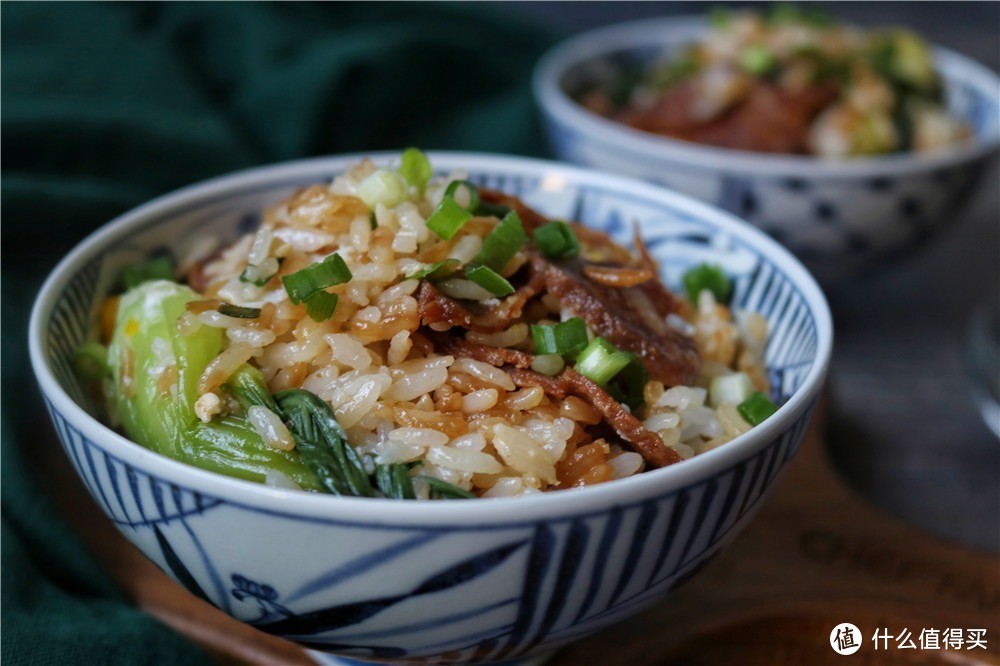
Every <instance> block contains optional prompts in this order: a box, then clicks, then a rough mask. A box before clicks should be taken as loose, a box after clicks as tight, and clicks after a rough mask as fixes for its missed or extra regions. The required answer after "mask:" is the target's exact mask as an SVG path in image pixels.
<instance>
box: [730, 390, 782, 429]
mask: <svg viewBox="0 0 1000 666" xmlns="http://www.w3.org/2000/svg"><path fill="white" fill-rule="evenodd" d="M736 409H737V410H739V413H740V416H742V417H743V419H744V420H745V421H746V422H747V423H749V424H750V425H752V426H759V425H760V424H761V423H763V422H764V421H766V420H767V419H768V417H770V416H771V415H772V414H774V413H775V412H776V411H778V407H777V405H775V404H774V403H773V402H771V399H770V398H768V397H767V396H766V395H764V393H762V392H761V391H757V392H756V393H754V394H753V395H752V396H750V397H749V398H747V399H746V400H744V401H743V402H741V403H740V404H739V406H738V407H737V408H736Z"/></svg>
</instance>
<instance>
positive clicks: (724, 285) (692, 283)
mask: <svg viewBox="0 0 1000 666" xmlns="http://www.w3.org/2000/svg"><path fill="white" fill-rule="evenodd" d="M684 289H685V291H687V297H688V301H689V302H690V303H691V305H695V306H696V305H698V296H700V295H701V292H702V291H704V290H705V289H708V290H709V291H710V292H712V295H713V296H715V301H716V302H717V303H726V302H728V301H729V295H730V293H732V290H733V285H732V284H731V283H730V282H729V278H727V277H726V274H725V273H723V272H722V268H721V267H720V266H717V265H715V264H698V265H697V266H695V267H694V268H692V269H691V270H689V271H688V272H687V273H685V274H684Z"/></svg>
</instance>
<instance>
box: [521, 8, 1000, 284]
mask: <svg viewBox="0 0 1000 666" xmlns="http://www.w3.org/2000/svg"><path fill="white" fill-rule="evenodd" d="M707 29H708V23H707V20H706V18H705V17H704V16H675V17H670V18H650V19H641V20H637V21H630V22H626V23H621V24H617V25H612V26H606V27H602V28H598V29H595V30H591V31H588V32H584V33H581V34H579V35H576V36H574V37H571V38H570V39H567V40H566V41H564V42H562V43H560V44H558V45H556V46H555V47H553V48H552V49H551V50H550V51H549V52H548V53H546V54H545V55H544V56H543V57H542V59H541V60H540V61H539V63H538V65H537V67H536V68H535V74H534V81H533V86H534V94H535V99H536V101H537V103H538V105H539V107H540V109H541V115H542V121H543V124H544V126H545V131H546V133H547V135H548V138H549V143H550V144H551V147H552V151H553V153H554V154H555V156H556V157H557V158H558V159H560V160H564V161H566V162H569V163H571V164H579V165H582V166H587V167H592V168H597V169H604V170H606V171H610V172H612V173H618V174H623V175H627V176H632V177H635V178H642V179H644V180H647V181H649V182H652V183H657V184H660V185H664V186H666V187H670V188H673V189H676V190H677V191H679V192H684V193H686V194H690V195H692V196H695V197H697V198H699V199H701V200H703V201H707V202H709V203H712V204H714V205H716V206H719V207H720V208H723V209H725V210H729V211H730V212H732V213H734V214H736V215H739V216H740V217H741V218H743V219H745V220H747V221H748V222H750V223H751V224H753V225H755V226H757V227H758V228H760V229H762V230H764V231H765V232H766V233H768V234H770V235H771V236H772V237H773V238H775V239H776V240H778V241H779V242H781V243H782V244H784V245H785V246H786V247H788V248H789V249H790V250H792V251H793V252H794V253H795V254H796V255H797V256H798V257H799V258H800V259H802V260H803V261H804V262H805V263H806V265H807V266H809V268H810V270H812V271H813V272H814V273H815V275H816V276H817V277H818V278H819V279H820V280H821V281H824V282H837V281H841V280H845V279H849V278H852V277H857V276H859V275H860V276H862V277H866V278H870V277H871V271H872V269H874V268H877V267H880V266H883V265H886V264H889V263H891V262H892V261H893V260H896V259H900V258H904V257H906V256H909V255H910V254H911V253H912V251H913V250H914V249H916V248H917V247H919V246H921V245H922V244H923V243H924V242H925V241H927V240H929V239H931V238H932V237H933V236H934V235H935V234H936V233H937V232H939V231H941V230H943V229H945V228H947V227H949V226H950V225H951V224H952V223H954V222H955V221H957V220H958V219H960V213H961V208H962V207H963V206H964V204H966V203H968V202H969V201H970V200H971V199H972V196H973V194H974V193H975V192H976V190H977V186H978V185H979V184H980V182H981V181H982V179H983V176H984V174H985V173H986V171H987V167H988V166H989V165H990V163H991V161H992V160H993V159H994V158H995V157H996V155H997V152H998V147H1000V78H998V77H997V75H996V73H994V72H993V71H991V70H990V69H989V68H988V67H985V66H984V65H981V64H979V63H978V62H976V61H974V60H972V59H970V58H967V57H965V56H963V55H961V54H958V53H955V52H953V51H949V50H948V49H944V48H940V47H937V48H935V49H934V61H935V67H936V68H937V70H938V71H939V72H940V74H941V77H942V80H943V83H944V88H945V95H946V101H947V105H948V109H949V111H950V112H951V113H952V114H953V115H955V116H956V117H958V118H961V119H962V120H964V121H965V122H966V124H967V125H968V126H969V127H970V128H971V130H972V134H973V137H972V139H971V140H970V141H968V142H967V143H964V144H962V145H959V146H954V147H949V148H947V149H942V150H939V151H934V152H930V153H912V152H911V153H897V154H892V155H885V156H878V157H871V158H853V159H840V160H834V159H819V158H816V157H811V156H802V155H777V154H771V153H755V152H748V151H743V150H730V149H726V148H718V147H715V146H708V145H702V144H697V143H692V142H688V141H681V140H678V139H673V138H669V137H665V136H660V135H657V134H652V133H649V132H644V131H641V130H637V129H634V128H632V127H628V126H626V125H623V124H621V123H618V122H615V121H614V120H611V119H608V118H605V117H603V116H600V115H598V114H596V113H593V112H591V111H589V110H588V109H586V108H584V107H583V106H582V105H581V104H579V103H578V102H577V101H576V99H577V98H578V97H579V96H580V95H581V94H583V93H584V92H585V91H587V90H589V89H591V88H592V87H593V86H594V85H596V84H605V85H606V84H607V83H608V82H609V81H613V80H615V78H616V77H621V76H623V75H626V74H627V73H629V72H634V71H637V70H639V69H641V68H642V67H643V66H644V65H646V64H648V63H650V62H653V61H656V60H658V59H660V58H662V57H664V55H666V54H677V53H680V52H681V51H682V50H683V49H685V48H686V47H687V46H688V45H690V44H691V43H693V42H695V41H697V40H699V39H701V38H702V37H703V36H704V34H705V32H706V31H707Z"/></svg>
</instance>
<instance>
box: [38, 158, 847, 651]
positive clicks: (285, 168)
mask: <svg viewBox="0 0 1000 666" xmlns="http://www.w3.org/2000/svg"><path fill="white" fill-rule="evenodd" d="M394 156H395V155H393V156H389V155H380V156H376V161H380V162H384V161H388V160H389V159H390V157H394ZM431 158H432V161H433V164H434V166H435V168H437V169H439V170H441V171H443V172H450V171H452V170H454V169H457V168H464V169H467V170H468V173H469V176H470V178H471V179H472V180H473V181H475V182H478V183H480V184H485V185H488V186H490V187H495V188H499V189H503V190H505V191H508V192H511V193H513V194H516V195H519V196H521V197H523V198H524V199H525V200H526V201H527V202H528V203H529V204H530V205H533V206H535V207H537V208H538V209H540V210H541V211H542V212H544V213H546V214H548V215H550V216H555V217H562V218H574V219H578V220H581V221H582V222H584V223H586V224H589V225H591V226H593V227H596V228H600V229H604V230H606V231H609V232H610V233H612V234H613V235H614V236H615V237H616V238H617V239H619V240H622V241H624V242H628V239H629V237H630V235H631V224H632V222H633V221H638V222H639V224H640V226H641V229H642V232H643V234H644V235H645V237H646V238H647V242H648V244H649V247H650V250H651V252H652V253H653V254H654V256H655V257H656V258H657V259H658V260H659V261H660V262H661V263H662V266H663V270H664V275H665V278H666V280H667V281H668V282H669V283H671V284H673V285H675V286H676V285H677V283H678V281H679V278H680V274H681V272H682V271H683V270H684V269H685V268H686V267H688V266H690V265H691V264H693V263H697V262H701V261H704V260H710V261H715V262H718V263H720V264H722V265H723V266H724V267H725V269H726V270H727V271H728V272H729V273H730V275H732V277H733V278H734V281H735V296H734V301H733V302H734V304H735V306H736V307H741V308H746V309H751V310H757V311H760V312H762V313H763V314H764V315H765V316H767V317H768V319H769V320H770V324H771V327H772V336H771V340H770V342H769V345H768V348H767V362H768V364H769V366H770V372H771V378H772V381H773V383H774V387H775V391H774V397H775V399H777V400H778V401H779V402H780V403H783V405H782V407H781V408H780V410H779V411H778V412H777V414H775V415H774V416H772V417H771V418H769V419H768V420H767V421H766V422H765V423H764V424H762V425H761V426H759V427H757V428H755V429H754V430H752V431H751V432H749V433H747V434H746V435H743V436H741V437H739V438H738V439H737V440H735V441H733V442H732V443H730V444H727V445H725V446H723V447H720V448H719V449H716V450H713V451H710V452H707V453H705V454H703V455H701V456H699V457H697V458H694V459H692V460H689V461H686V462H684V463H681V464H678V465H676V466H673V467H669V468H666V469H661V470H656V471H652V472H649V473H645V474H641V475H638V476H636V477H632V478H628V479H623V480H620V481H616V482H613V483H609V484H605V485H600V486H596V487H590V488H584V489H581V490H573V491H567V492H559V493H550V494H545V495H541V496H529V497H523V498H513V499H506V500H503V499H500V500H470V501H465V502H457V501H452V502H401V501H394V500H382V499H359V498H340V497H333V496H330V495H319V494H308V493H303V492H292V491H283V490H278V489H274V488H269V487H265V486H262V485H257V484H254V483H249V482H246V481H241V480H237V479H233V478H228V477H224V476H219V475H216V474H213V473H210V472H207V471H204V470H201V469H197V468H195V467H190V466H188V465H186V464H183V463H180V462H177V461H174V460H171V459H169V458H165V457H163V456H160V455H158V454H156V453H153V452H152V451H149V450H147V449H144V448H142V447H141V446H138V445H136V444H134V443H132V442H131V441H129V440H128V439H126V438H125V437H123V436H121V435H119V434H118V433H116V432H114V431H113V430H111V429H110V428H108V427H106V426H105V425H104V424H103V423H101V422H100V421H99V420H98V419H96V418H94V417H93V416H92V414H95V413H97V409H96V408H95V406H94V405H92V404H90V403H89V402H88V399H87V397H86V395H85V393H84V391H82V390H81V388H80V386H79V385H78V384H77V381H76V379H75V378H74V376H73V372H72V370H71V368H70V359H71V355H72V352H73V350H74V349H75V348H76V347H77V346H78V345H79V344H80V343H81V341H83V340H84V339H85V337H86V333H87V331H88V330H91V327H92V326H93V325H94V323H95V317H96V311H97V306H98V304H99V303H100V302H101V300H102V298H103V296H104V294H106V293H107V291H108V289H109V287H110V286H111V285H112V284H113V282H114V280H115V277H116V276H117V275H118V274H119V273H120V270H121V269H122V267H123V266H125V265H127V264H129V263H131V262H134V261H135V260H136V259H138V258H141V257H143V256H145V255H147V254H149V253H150V252H152V251H155V250H156V249H157V248H162V247H163V246H167V247H169V248H172V249H173V250H175V251H177V250H179V249H180V248H181V247H182V246H183V245H184V244H185V243H187V242H190V241H191V240H192V239H194V238H197V237H199V236H200V235H204V234H220V235H221V236H223V237H225V238H227V239H228V238H234V237H235V236H236V235H237V233H239V232H240V231H241V230H246V229H247V228H251V227H253V226H255V225H256V224H257V222H258V220H259V212H260V210H261V208H262V207H263V206H264V205H266V204H269V203H273V202H275V201H277V200H280V199H282V198H283V197H286V196H287V195H289V194H290V193H291V192H292V191H293V190H294V189H295V188H297V187H299V186H303V185H307V184H310V183H316V182H322V181H326V180H329V179H330V178H331V177H332V176H333V175H334V174H336V173H338V172H340V171H342V170H343V169H344V168H345V167H346V166H348V165H349V164H352V163H354V162H356V161H357V160H358V159H359V157H358V156H347V157H334V158H324V159H315V160H307V161H302V162H293V163H288V164H280V165H277V166H272V167H266V168H261V169H254V170H251V171H245V172H241V173H238V174H235V175H232V176H227V177H223V178H219V179H216V180H212V181H209V182H207V183H204V184H200V185H196V186H192V187H189V188H187V189H184V190H181V191H179V192H177V193H174V194H170V195H167V196H165V197H162V198H160V199H157V200H155V201H153V202H151V203H149V204H146V205H144V206H142V207H140V208H138V209H136V210H134V211H132V212H129V213H127V214H125V215H123V216H122V217H120V218H118V219H117V220H115V221H113V222H111V223H110V224H108V225H107V226H105V227H104V228H102V229H100V230H99V231H97V232H96V233H94V234H93V235H91V236H90V237H89V238H87V239H86V240H85V241H84V242H83V243H81V244H80V245H79V246H78V247H77V248H76V249H75V250H74V251H73V252H72V253H71V254H70V255H69V256H67V257H66V258H65V259H64V260H63V261H62V262H61V263H60V264H59V265H58V266H57V267H56V269H55V270H54V271H53V273H52V275H51V276H50V277H49V279H48V281H47V282H46V283H45V286H44V287H43V288H42V291H41V293H40V294H39V296H38V300H37V302H36V304H35V307H34V311H33V313H32V319H31V330H30V346H31V361H32V365H33V367H34V370H35V373H36V375H37V378H38V382H39V385H40V386H41V389H42V393H43V395H44V397H45V400H46V402H47V404H48V407H49V410H50V412H51V415H52V420H53V422H54V424H55V427H56V431H57V432H58V434H59V437H60V439H61V440H62V443H63V446H64V448H65V450H66V453H67V455H68V456H69V457H70V459H71V460H72V463H73V465H74V466H75V468H76V471H77V472H78V473H79V475H80V478H81V479H82V480H83V482H84V483H85V484H86V486H87V488H88V489H89V490H90V492H91V494H92V495H93V497H94V498H95V499H96V501H97V502H98V504H100V506H101V507H102V509H103V510H104V512H105V513H106V514H107V515H108V517H109V518H110V519H111V520H112V521H114V523H115V524H116V525H117V526H118V528H119V529H120V530H121V532H122V533H123V534H124V535H125V536H126V537H127V538H128V539H129V540H130V541H132V543H134V544H135V545H136V546H138V547H139V548H140V549H141V550H142V551H143V552H144V553H145V554H146V555H147V556H148V557H150V559H152V560H153V561H154V562H156V564H157V565H159V566H160V568H162V569H163V570H164V571H166V572H167V573H169V574H170V575H171V576H173V577H174V578H175V579H177V580H178V581H179V582H180V583H182V584H183V585H185V586H186V587H187V588H188V589H189V590H191V591H192V592H193V593H194V594H197V595H199V596H201V597H202V598H204V599H207V600H208V601H209V602H211V603H212V604H214V605H216V606H218V607H219V608H221V609H222V610H224V611H225V612H227V613H229V614H230V615H232V616H233V617H235V618H237V619H239V620H242V621H245V622H248V623H250V624H253V625H255V626H257V627H259V628H260V629H263V630H265V631H269V632H272V633H275V634H277V635H280V636H284V637H286V638H289V639H291V640H294V641H298V642H299V643H302V644H303V645H306V646H308V647H312V648H316V649H321V650H326V651H329V652H334V653H340V654H345V655H353V656H359V657H362V658H367V659H377V660H404V659H407V658H409V659H416V658H422V657H430V658H434V659H438V660H441V661H442V662H458V661H464V660H469V659H476V660H484V661H496V660H503V659H511V658H515V657H520V656H525V655H530V654H534V653H537V652H539V651H545V650H548V649H551V648H554V647H557V646H559V645H561V644H564V643H567V642H569V641H572V640H574V639H576V638H578V637H580V636H583V635H585V634H588V633H591V632H593V631H596V630H598V629H600V628H602V627H604V626H607V625H609V624H612V623H614V622H617V621H619V620H621V619H623V618H625V617H627V616H628V615H631V614H633V613H635V612H637V611H639V610H640V609H642V608H643V607H645V606H647V605H649V604H651V603H653V602H654V601H656V600H657V599H659V598H661V597H662V596H663V595H665V594H667V593H668V592H669V591H670V590H672V589H673V588H675V587H676V586H677V585H680V584H681V583H682V582H683V581H685V580H687V579H688V578H690V577H691V576H692V575H693V574H694V573H695V572H696V571H698V570H699V569H700V568H701V567H702V566H703V565H704V564H705V563H706V562H708V560H709V559H710V558H711V557H712V556H713V555H714V554H715V553H717V552H718V551H719V549H721V548H722V547H723V546H724V545H725V544H726V543H728V542H729V541H730V540H731V539H732V538H733V536H735V534H736V533H737V532H738V531H739V530H740V529H742V528H743V527H744V526H745V525H746V524H747V522H748V521H749V520H750V519H751V517H752V516H753V515H754V513H755V512H756V510H757V509H758V507H759V506H760V501H761V500H762V498H763V497H764V495H765V494H766V493H767V491H768V489H769V488H770V486H771V484H772V483H773V482H774V480H775V478H776V477H777V476H778V474H779V473H780V471H781V470H782V468H783V467H784V466H785V464H786V462H787V461H788V460H789V459H790V458H791V457H792V455H793V454H794V453H795V450H796V447H797V446H798V443H799V440H800V438H801V436H802V433H803V431H804V429H805V426H806V423H807V421H808V419H809V416H810V413H811V411H812V408H813V406H814V404H815V402H816V398H817V396H818V394H819V391H820V387H821V385H822V383H823V379H824V376H825V373H826V370H827V365H828V363H829V359H830V349H831V343H832V332H831V322H830V314H829V310H828V309H827V304H826V301H825V300H824V297H823V294H822V292H821V291H820V289H819V287H817V285H816V283H815V282H814V281H813V279H812V278H811V277H810V276H809V274H808V273H807V272H806V270H805V269H804V268H803V267H802V266H801V264H799V262H798V261H797V260H795V259H794V258H793V257H792V256H791V255H790V254H788V253H787V252H786V251H785V250H784V249H783V248H781V247H780V246H779V245H778V244H777V243H775V242H774V241H772V240H771V239H769V238H767V237H766V236H765V235H764V234H762V233H760V232H758V231H757V230H755V229H753V228H751V227H749V226H748V225H745V224H743V223H741V222H740V221H739V220H737V219H736V218H734V217H732V216H731V215H729V214H727V213H723V212H721V211H717V210H715V209H714V208H711V207H709V206H707V205H705V204H702V203H700V202H697V201H694V200H692V199H690V198H688V197H685V196H683V195H679V194H676V193H673V192H668V191H666V190H663V189H661V188H658V187H654V186H652V185H648V184H645V183H642V182H638V181H633V180H629V179H625V178H621V177H617V176H610V175H605V174H601V173H596V172H593V171H587V170H583V169H578V168H573V167H567V166H564V165H560V164H555V163H551V162H543V161H535V160H526V159H516V158H509V157H496V156H489V155H477V154H461V153H440V154H432V155H431Z"/></svg>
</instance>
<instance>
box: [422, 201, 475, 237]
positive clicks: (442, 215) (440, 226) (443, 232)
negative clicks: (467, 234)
mask: <svg viewBox="0 0 1000 666" xmlns="http://www.w3.org/2000/svg"><path fill="white" fill-rule="evenodd" d="M470 219H472V213H470V212H469V211H468V210H466V209H465V208H463V207H462V206H460V205H458V204H457V203H456V202H455V200H454V199H453V198H452V197H451V196H445V198H444V199H442V200H441V203H439V204H438V207H437V208H435V209H434V212H433V213H431V216H430V217H428V218H427V228H428V229H430V230H431V231H433V232H434V233H436V234H437V235H438V236H440V237H441V238H443V239H445V240H451V239H452V238H454V237H455V234H456V233H458V230H459V229H461V228H462V225H463V224H465V223H466V222H468V221H469V220H470Z"/></svg>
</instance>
